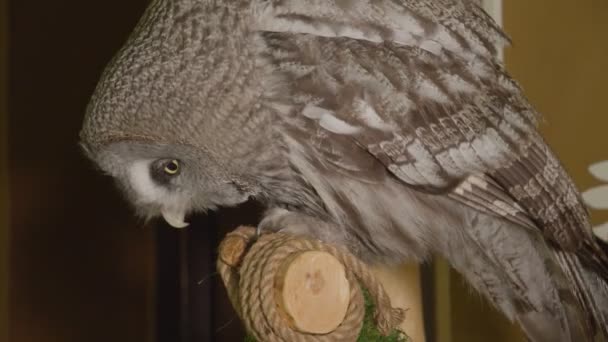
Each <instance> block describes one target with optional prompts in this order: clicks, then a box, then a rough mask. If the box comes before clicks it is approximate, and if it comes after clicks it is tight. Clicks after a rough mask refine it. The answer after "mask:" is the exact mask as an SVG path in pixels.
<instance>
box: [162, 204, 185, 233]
mask: <svg viewBox="0 0 608 342" xmlns="http://www.w3.org/2000/svg"><path fill="white" fill-rule="evenodd" d="M161 214H162V215H163V218H164V219H165V221H167V223H168V224H169V225H170V226H171V227H173V228H179V229H181V228H186V227H188V226H189V225H190V224H189V223H188V222H185V217H186V213H185V212H184V211H181V210H175V209H170V208H163V209H162V210H161Z"/></svg>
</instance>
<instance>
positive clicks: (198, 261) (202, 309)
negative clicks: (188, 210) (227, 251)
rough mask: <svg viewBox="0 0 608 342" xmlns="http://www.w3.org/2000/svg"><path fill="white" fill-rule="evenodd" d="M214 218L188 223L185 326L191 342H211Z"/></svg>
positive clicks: (195, 219) (202, 217)
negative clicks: (186, 321) (186, 319)
mask: <svg viewBox="0 0 608 342" xmlns="http://www.w3.org/2000/svg"><path fill="white" fill-rule="evenodd" d="M215 226H216V224H215V214H214V213H211V214H209V215H208V216H201V217H196V218H194V219H193V220H191V228H189V236H188V243H187V249H188V253H187V258H188V263H187V264H188V279H187V281H188V283H187V285H188V291H187V293H185V294H184V295H185V296H187V298H188V299H187V301H188V302H187V305H188V310H187V314H188V323H187V324H188V326H189V340H188V341H191V342H199V341H213V330H212V329H213V328H212V327H213V316H214V315H213V309H214V308H213V298H212V296H213V281H212V280H213V278H214V276H215V267H214V264H215V263H214V260H215V258H214V251H215V249H216V247H215V233H214V232H215V229H216V228H215Z"/></svg>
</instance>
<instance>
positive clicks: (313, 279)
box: [275, 251, 350, 334]
mask: <svg viewBox="0 0 608 342" xmlns="http://www.w3.org/2000/svg"><path fill="white" fill-rule="evenodd" d="M275 290H276V298H277V303H278V305H279V309H280V311H281V312H282V313H283V314H284V315H285V316H286V318H287V320H288V321H289V322H290V324H291V325H292V327H293V328H294V329H296V330H298V331H300V332H302V333H308V334H327V333H330V332H332V331H333V330H335V329H336V328H337V327H338V326H339V325H340V324H341V323H342V321H343V320H344V317H345V315H346V312H347V310H348V305H349V302H350V285H349V282H348V279H347V278H346V272H345V270H344V266H343V265H342V264H341V263H340V262H339V261H338V260H337V259H336V258H335V257H334V256H332V255H331V254H329V253H325V252H316V251H311V252H304V253H301V254H298V255H296V256H294V257H292V258H289V259H288V260H286V261H285V263H283V266H282V267H281V269H280V270H279V272H278V273H277V276H276V279H275Z"/></svg>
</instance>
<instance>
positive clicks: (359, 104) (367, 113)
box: [355, 100, 393, 132]
mask: <svg viewBox="0 0 608 342" xmlns="http://www.w3.org/2000/svg"><path fill="white" fill-rule="evenodd" d="M355 106H356V110H357V114H358V117H359V118H360V119H361V120H363V122H365V124H367V125H368V126H369V127H371V128H376V129H379V130H381V131H385V132H388V131H392V130H393V127H392V126H391V125H389V124H387V123H386V122H385V121H384V120H383V119H382V118H381V117H380V116H379V115H378V112H376V110H375V109H374V108H373V107H372V106H370V105H369V104H368V103H367V102H365V101H363V100H357V101H356V102H355Z"/></svg>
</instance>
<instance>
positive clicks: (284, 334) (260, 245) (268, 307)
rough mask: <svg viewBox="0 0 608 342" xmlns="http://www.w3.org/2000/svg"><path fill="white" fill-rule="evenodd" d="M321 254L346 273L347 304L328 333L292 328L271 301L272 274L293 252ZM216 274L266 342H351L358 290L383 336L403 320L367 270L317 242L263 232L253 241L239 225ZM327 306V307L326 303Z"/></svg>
mask: <svg viewBox="0 0 608 342" xmlns="http://www.w3.org/2000/svg"><path fill="white" fill-rule="evenodd" d="M309 251H320V252H326V253H329V254H331V255H332V256H334V257H335V258H336V259H337V260H338V261H339V262H340V263H341V264H342V265H343V266H344V269H345V271H346V277H347V279H348V282H349V285H350V302H349V304H348V309H347V312H346V316H345V318H344V320H343V321H342V323H341V324H340V325H339V326H338V327H337V328H336V329H335V330H334V331H331V332H329V333H327V334H307V333H304V332H300V331H298V330H296V329H295V328H294V327H293V326H292V324H290V322H289V319H288V318H287V317H286V315H285V314H283V313H281V312H280V309H279V306H278V304H277V301H276V297H275V293H274V291H275V286H274V285H275V279H276V275H277V272H278V271H279V269H280V268H281V266H282V265H283V264H284V262H285V260H288V259H289V258H290V256H293V255H295V254H299V253H303V252H309ZM217 268H218V271H219V273H220V275H221V277H222V280H223V282H224V284H225V286H226V289H227V292H228V296H229V298H230V300H231V302H232V305H233V306H234V308H235V310H236V311H237V313H238V314H239V316H240V317H241V319H242V320H243V322H244V323H245V327H246V329H247V330H248V331H249V332H250V333H251V334H252V335H253V336H254V337H255V338H256V339H257V340H258V341H268V342H300V341H301V342H309V341H311V342H312V341H319V342H321V341H322V342H330V341H356V340H357V337H358V335H359V332H360V330H361V327H362V325H363V318H364V315H365V312H364V311H365V303H364V297H363V294H362V290H361V286H363V287H365V288H366V289H367V290H368V292H369V294H370V297H371V299H372V300H373V301H374V302H375V304H376V305H375V313H374V319H375V323H376V325H377V327H378V330H379V331H380V333H381V334H383V335H388V334H389V333H390V332H391V331H392V330H393V329H395V328H396V327H397V326H398V325H399V324H400V323H401V322H402V321H403V319H404V318H405V311H404V310H402V309H395V308H392V307H391V303H390V299H389V297H388V295H387V294H386V292H385V291H384V289H383V287H382V285H381V284H380V283H379V282H378V281H377V280H376V279H375V278H374V277H373V275H372V273H371V272H370V270H369V269H368V268H367V266H366V265H365V264H364V263H363V262H361V261H360V260H358V259H357V258H356V257H355V256H353V255H352V254H350V253H349V252H347V251H345V250H343V249H341V248H337V247H335V246H331V245H327V244H324V243H322V242H320V241H317V240H311V239H306V238H302V237H295V236H291V235H287V234H283V233H276V234H264V235H262V236H260V237H259V238H257V239H256V231H255V228H251V227H240V228H238V229H237V230H235V231H233V232H231V233H229V234H228V235H227V236H226V238H225V239H224V240H223V241H222V243H221V244H220V256H219V258H218V262H217ZM328 305H330V303H328Z"/></svg>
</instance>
